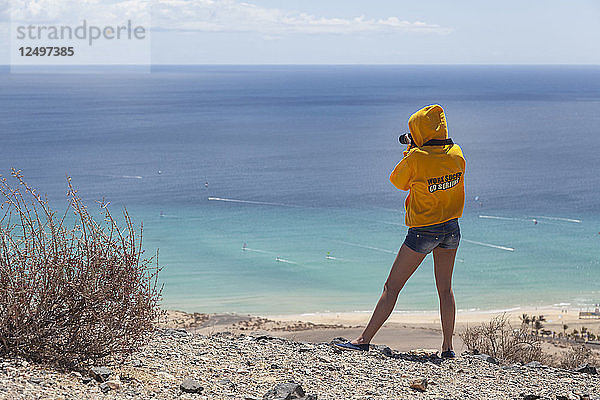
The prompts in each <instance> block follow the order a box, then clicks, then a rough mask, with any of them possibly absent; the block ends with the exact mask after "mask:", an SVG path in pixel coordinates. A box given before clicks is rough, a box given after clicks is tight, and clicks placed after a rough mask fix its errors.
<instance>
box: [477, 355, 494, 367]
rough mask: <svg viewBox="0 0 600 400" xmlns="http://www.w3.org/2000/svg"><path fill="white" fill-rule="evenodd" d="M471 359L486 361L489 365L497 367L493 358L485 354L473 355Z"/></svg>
mask: <svg viewBox="0 0 600 400" xmlns="http://www.w3.org/2000/svg"><path fill="white" fill-rule="evenodd" d="M472 357H473V358H477V359H479V360H483V361H487V362H489V363H490V364H496V365H498V360H496V359H495V358H494V357H492V356H488V355H487V354H475V355H474V356H472Z"/></svg>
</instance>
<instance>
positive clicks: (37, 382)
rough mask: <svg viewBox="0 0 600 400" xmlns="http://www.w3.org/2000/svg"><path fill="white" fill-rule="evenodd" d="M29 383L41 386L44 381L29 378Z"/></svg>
mask: <svg viewBox="0 0 600 400" xmlns="http://www.w3.org/2000/svg"><path fill="white" fill-rule="evenodd" d="M29 382H30V383H33V384H34V385H39V384H40V383H42V382H43V379H42V378H38V377H35V376H34V377H32V378H29Z"/></svg>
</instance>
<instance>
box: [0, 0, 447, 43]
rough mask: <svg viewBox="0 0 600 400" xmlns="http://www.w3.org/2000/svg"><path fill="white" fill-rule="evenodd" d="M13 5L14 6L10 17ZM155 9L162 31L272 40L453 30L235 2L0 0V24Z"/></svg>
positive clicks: (115, 16)
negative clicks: (242, 34)
mask: <svg viewBox="0 0 600 400" xmlns="http://www.w3.org/2000/svg"><path fill="white" fill-rule="evenodd" d="M9 3H11V7H10V11H9ZM149 5H151V7H152V28H153V29H155V30H157V31H190V32H256V33H261V34H263V35H266V36H268V37H278V36H281V35H287V34H352V33H369V32H380V33H386V32H422V33H438V34H444V33H448V32H450V29H448V28H444V27H441V26H439V25H436V24H431V23H427V22H422V21H413V22H410V21H405V20H402V19H400V18H398V17H396V16H390V17H387V18H379V19H373V18H367V17H365V16H357V17H354V18H336V17H323V16H317V15H313V14H309V13H304V12H295V11H288V10H283V9H279V8H268V7H261V6H257V5H255V4H251V3H248V2H242V1H236V0H154V1H148V0H123V1H117V2H115V1H112V0H61V1H55V0H13V1H12V2H9V1H8V0H0V19H2V18H3V15H4V18H6V17H7V14H8V13H9V12H10V15H11V18H12V19H13V20H14V21H32V22H37V23H40V22H52V21H61V20H62V21H65V20H69V21H77V20H82V19H88V20H95V21H99V20H103V21H112V22H115V21H117V20H122V19H124V18H125V19H132V20H135V19H136V17H138V16H139V18H144V17H145V15H144V14H145V13H146V12H147V10H148V9H149V8H148V6H149Z"/></svg>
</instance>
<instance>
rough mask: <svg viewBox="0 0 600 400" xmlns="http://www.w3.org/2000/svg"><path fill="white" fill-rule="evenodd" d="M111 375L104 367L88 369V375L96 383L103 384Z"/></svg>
mask: <svg viewBox="0 0 600 400" xmlns="http://www.w3.org/2000/svg"><path fill="white" fill-rule="evenodd" d="M110 374H112V371H111V370H110V369H108V368H106V367H93V368H92V369H90V375H91V376H92V378H94V379H95V380H97V381H98V382H105V381H107V380H108V378H109V377H110Z"/></svg>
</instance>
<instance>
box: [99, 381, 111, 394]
mask: <svg viewBox="0 0 600 400" xmlns="http://www.w3.org/2000/svg"><path fill="white" fill-rule="evenodd" d="M100 390H101V391H102V393H108V392H110V386H108V385H107V384H106V383H102V384H100Z"/></svg>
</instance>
